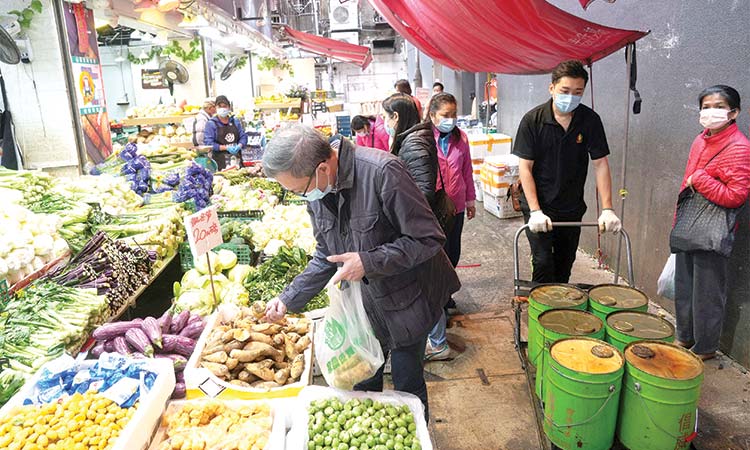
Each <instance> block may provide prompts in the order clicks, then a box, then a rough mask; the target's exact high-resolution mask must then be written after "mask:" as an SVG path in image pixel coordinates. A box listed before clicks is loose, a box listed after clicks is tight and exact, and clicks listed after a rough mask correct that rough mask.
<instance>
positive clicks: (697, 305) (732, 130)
mask: <svg viewBox="0 0 750 450" xmlns="http://www.w3.org/2000/svg"><path fill="white" fill-rule="evenodd" d="M698 103H699V105H700V108H701V111H700V124H701V125H702V126H703V128H704V130H703V132H702V133H701V134H700V135H698V137H696V138H695V140H694V141H693V145H692V146H691V148H690V156H689V158H688V162H687V167H686V168H685V175H684V177H683V181H682V186H681V187H680V191H682V190H683V189H687V188H691V189H693V190H694V191H695V192H698V193H699V194H701V195H703V196H704V197H705V198H706V199H708V200H709V201H711V202H713V203H715V204H717V205H719V206H723V207H724V208H739V207H740V206H742V205H744V203H745V200H746V199H747V196H748V192H749V191H750V141H748V139H747V138H746V137H745V135H744V134H742V132H741V131H740V130H739V129H738V128H737V124H736V123H735V119H736V118H737V116H738V115H739V113H740V95H739V93H738V92H737V91H736V90H735V89H733V88H731V87H729V86H724V85H717V86H712V87H710V88H707V89H705V90H704V91H703V92H701V94H700V96H699V97H698ZM728 261H729V259H728V258H726V257H724V256H722V255H720V254H718V253H716V252H711V251H695V252H681V253H677V254H676V257H675V311H676V318H677V344H679V345H681V346H683V347H686V348H690V349H692V350H693V352H695V353H696V354H697V355H698V356H700V357H701V359H704V360H706V359H711V358H713V357H714V356H715V355H716V351H717V350H718V348H719V338H720V337H721V327H722V322H723V321H724V307H725V304H726V299H727V265H728Z"/></svg>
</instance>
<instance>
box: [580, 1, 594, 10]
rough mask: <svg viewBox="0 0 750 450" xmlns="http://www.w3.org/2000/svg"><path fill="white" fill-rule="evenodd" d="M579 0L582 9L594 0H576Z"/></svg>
mask: <svg viewBox="0 0 750 450" xmlns="http://www.w3.org/2000/svg"><path fill="white" fill-rule="evenodd" d="M578 1H580V2H581V6H583V9H586V8H588V7H589V5H590V4H591V3H593V2H594V0H578Z"/></svg>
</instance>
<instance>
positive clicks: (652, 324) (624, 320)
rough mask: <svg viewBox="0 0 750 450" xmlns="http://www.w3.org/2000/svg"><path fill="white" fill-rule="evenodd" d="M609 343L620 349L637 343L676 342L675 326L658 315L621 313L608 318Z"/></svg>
mask: <svg viewBox="0 0 750 450" xmlns="http://www.w3.org/2000/svg"><path fill="white" fill-rule="evenodd" d="M606 328H607V342H609V343H610V344H612V345H614V346H615V347H617V348H618V349H620V350H621V351H622V350H625V346H627V345H628V344H630V343H631V342H635V341H642V340H652V341H664V342H672V341H674V325H672V324H671V323H669V321H667V320H666V319H663V318H661V317H659V316H657V315H654V314H649V313H646V312H640V311H619V312H614V313H612V314H610V315H609V316H607V321H606Z"/></svg>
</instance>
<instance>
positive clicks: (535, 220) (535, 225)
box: [529, 209, 552, 233]
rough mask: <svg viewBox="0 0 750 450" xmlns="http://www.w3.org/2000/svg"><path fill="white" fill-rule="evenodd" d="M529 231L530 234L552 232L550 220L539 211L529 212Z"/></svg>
mask: <svg viewBox="0 0 750 450" xmlns="http://www.w3.org/2000/svg"><path fill="white" fill-rule="evenodd" d="M529 230H531V232H532V233H546V232H548V231H552V219H550V218H549V217H547V215H545V214H544V213H543V212H542V210H541V209H538V210H536V211H532V212H531V216H530V217H529Z"/></svg>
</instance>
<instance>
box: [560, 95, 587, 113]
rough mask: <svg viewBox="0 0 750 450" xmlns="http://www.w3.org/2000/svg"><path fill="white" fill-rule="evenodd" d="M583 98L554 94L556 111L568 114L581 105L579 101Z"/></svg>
mask: <svg viewBox="0 0 750 450" xmlns="http://www.w3.org/2000/svg"><path fill="white" fill-rule="evenodd" d="M582 98H583V97H582V96H580V95H572V94H555V99H554V101H555V106H557V109H558V110H559V111H560V112H561V113H563V114H567V113H569V112H573V111H574V110H575V109H576V108H578V105H580V104H581V99H582Z"/></svg>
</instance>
